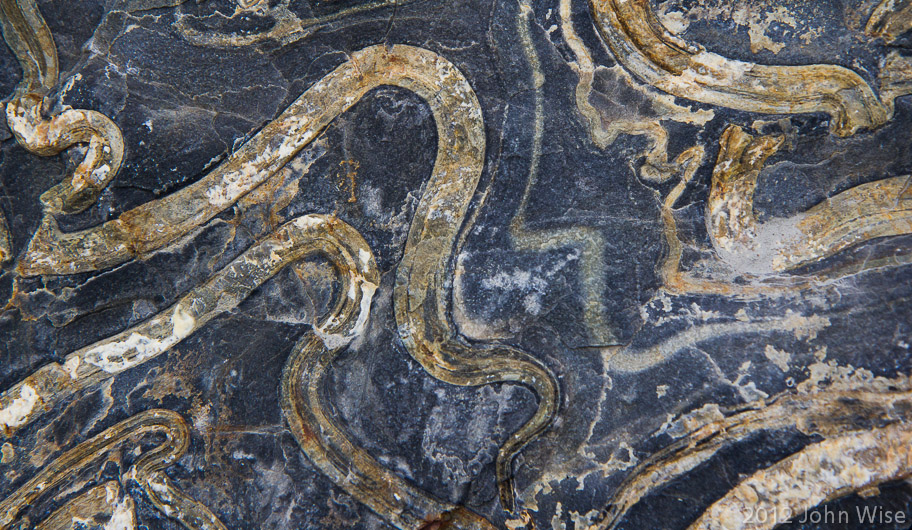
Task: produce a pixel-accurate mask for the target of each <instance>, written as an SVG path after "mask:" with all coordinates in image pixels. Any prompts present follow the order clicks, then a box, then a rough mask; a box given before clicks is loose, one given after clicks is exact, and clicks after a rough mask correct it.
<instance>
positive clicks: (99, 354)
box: [83, 332, 178, 374]
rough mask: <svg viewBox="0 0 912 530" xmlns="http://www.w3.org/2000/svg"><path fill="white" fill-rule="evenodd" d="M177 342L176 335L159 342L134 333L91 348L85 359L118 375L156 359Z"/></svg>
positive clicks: (84, 356)
mask: <svg viewBox="0 0 912 530" xmlns="http://www.w3.org/2000/svg"><path fill="white" fill-rule="evenodd" d="M177 341H178V339H176V338H175V337H174V335H171V336H169V337H167V338H166V339H164V340H159V339H154V338H151V337H147V336H145V335H141V334H139V333H135V332H134V333H132V334H130V336H129V337H128V338H126V339H124V340H121V341H116V342H109V343H107V344H101V345H99V346H95V347H94V348H91V349H90V350H88V351H86V352H85V354H84V355H83V359H84V360H85V362H87V363H89V364H91V365H94V366H97V367H99V368H101V369H102V370H104V371H105V372H107V373H109V374H116V373H119V372H122V371H124V370H126V369H128V368H132V367H134V366H136V365H138V364H141V363H143V362H145V361H146V360H148V359H151V358H152V357H155V356H156V355H158V354H160V353H162V352H164V351H165V350H167V349H168V348H170V347H171V346H174V344H176V343H177Z"/></svg>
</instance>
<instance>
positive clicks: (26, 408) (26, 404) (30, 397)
mask: <svg viewBox="0 0 912 530" xmlns="http://www.w3.org/2000/svg"><path fill="white" fill-rule="evenodd" d="M37 403H38V393H37V392H35V389H34V388H32V387H31V386H29V385H22V389H21V390H20V391H19V397H18V398H16V399H14V400H13V402H12V403H11V404H10V405H9V406H8V407H6V408H4V409H3V410H0V425H3V426H4V427H6V428H10V427H19V426H20V425H22V424H24V423H25V420H27V419H28V416H29V414H31V413H32V409H34V408H35V405H36V404H37Z"/></svg>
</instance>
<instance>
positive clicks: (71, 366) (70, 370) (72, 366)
mask: <svg viewBox="0 0 912 530" xmlns="http://www.w3.org/2000/svg"><path fill="white" fill-rule="evenodd" d="M78 368H79V356H78V355H71V356H70V358H69V359H67V360H66V362H65V363H63V369H64V370H66V372H67V374H69V375H70V379H76V377H77V374H76V370H77V369H78Z"/></svg>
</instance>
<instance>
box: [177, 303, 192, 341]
mask: <svg viewBox="0 0 912 530" xmlns="http://www.w3.org/2000/svg"><path fill="white" fill-rule="evenodd" d="M195 325H196V319H194V318H193V315H191V314H190V313H187V312H186V311H184V308H183V307H181V306H177V308H176V309H175V310H174V314H173V315H172V316H171V326H172V332H171V333H172V334H173V335H174V337H175V338H176V339H177V340H181V339H184V338H186V337H187V336H189V335H190V334H191V333H193V329H194V326H195Z"/></svg>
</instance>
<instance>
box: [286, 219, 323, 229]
mask: <svg viewBox="0 0 912 530" xmlns="http://www.w3.org/2000/svg"><path fill="white" fill-rule="evenodd" d="M293 223H294V225H295V226H297V227H298V228H300V229H301V230H306V229H308V228H313V227H315V226H320V225H321V224H324V223H325V221H324V220H323V218H322V217H318V216H316V215H302V216H301V217H298V218H297V219H295V220H294V221H293Z"/></svg>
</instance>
